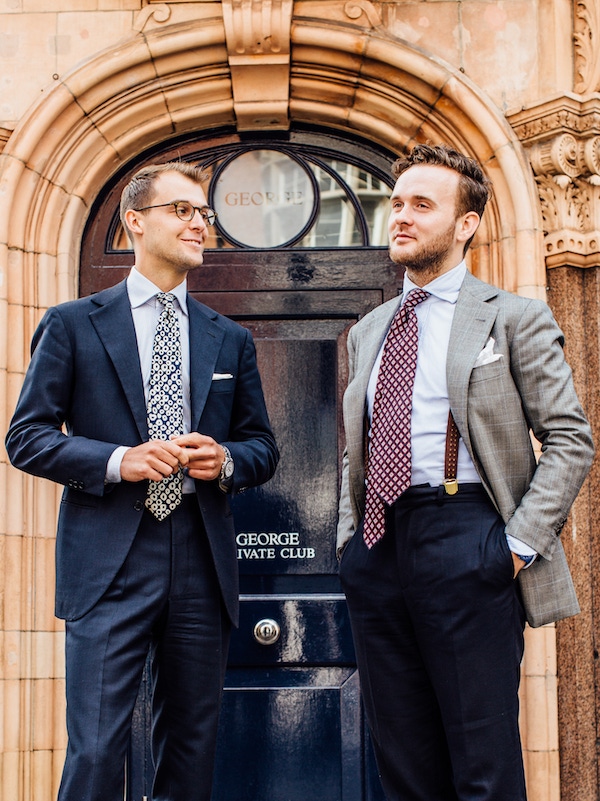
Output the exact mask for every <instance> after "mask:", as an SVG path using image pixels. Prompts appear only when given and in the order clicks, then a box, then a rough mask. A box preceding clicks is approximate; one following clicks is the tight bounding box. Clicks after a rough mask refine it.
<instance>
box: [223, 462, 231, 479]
mask: <svg viewBox="0 0 600 801" xmlns="http://www.w3.org/2000/svg"><path fill="white" fill-rule="evenodd" d="M223 473H224V474H225V478H231V476H232V475H233V459H226V461H225V464H224V465H223Z"/></svg>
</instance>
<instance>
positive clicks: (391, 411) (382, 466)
mask: <svg viewBox="0 0 600 801" xmlns="http://www.w3.org/2000/svg"><path fill="white" fill-rule="evenodd" d="M428 297H429V293H428V292H425V291H424V290H422V289H413V290H411V291H410V292H409V293H408V295H407V296H406V299H405V301H404V303H403V304H402V306H401V307H400V309H399V310H398V311H397V312H396V316H395V317H394V319H393V321H392V325H391V326H390V330H389V332H388V335H387V338H386V341H385V345H384V347H383V354H382V357H381V364H380V367H379V373H378V376H377V384H376V386H375V400H374V402H373V414H372V420H371V438H370V449H369V463H368V470H367V498H366V504H365V519H364V533H363V536H364V539H365V543H366V545H367V548H372V547H373V545H375V543H376V542H377V541H378V540H380V539H381V538H382V537H383V535H384V533H385V505H386V504H387V505H388V506H389V505H391V504H393V503H394V502H395V501H397V500H398V498H399V497H400V495H402V493H403V492H404V490H406V489H408V487H409V486H410V478H411V452H410V451H411V442H410V418H411V411H412V394H413V387H414V383H415V373H416V369H417V353H418V347H419V334H418V327H417V314H416V312H415V306H417V304H419V303H421V302H422V301H424V300H425V299H426V298H428Z"/></svg>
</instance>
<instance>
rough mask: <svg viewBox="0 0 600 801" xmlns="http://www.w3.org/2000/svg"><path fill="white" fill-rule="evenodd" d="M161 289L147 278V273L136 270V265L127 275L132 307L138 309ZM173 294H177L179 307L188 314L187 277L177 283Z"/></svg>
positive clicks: (128, 292) (172, 291)
mask: <svg viewBox="0 0 600 801" xmlns="http://www.w3.org/2000/svg"><path fill="white" fill-rule="evenodd" d="M161 291H162V290H161V289H159V287H157V286H156V285H155V284H153V283H152V281H150V280H149V279H148V278H146V276H145V275H142V274H141V272H140V271H139V270H136V268H135V267H132V268H131V270H130V271H129V275H128V276H127V294H128V295H129V302H130V303H131V308H132V309H137V308H138V307H139V306H143V305H144V304H145V303H148V301H150V300H152V299H153V298H154V297H156V294H157V293H158V292H161ZM171 294H172V295H175V297H176V298H177V302H178V303H179V308H180V309H181V311H182V312H183V313H184V314H185V315H187V313H188V308H187V279H186V278H184V279H183V281H182V282H181V283H180V284H177V286H176V287H174V288H173V289H172V290H171Z"/></svg>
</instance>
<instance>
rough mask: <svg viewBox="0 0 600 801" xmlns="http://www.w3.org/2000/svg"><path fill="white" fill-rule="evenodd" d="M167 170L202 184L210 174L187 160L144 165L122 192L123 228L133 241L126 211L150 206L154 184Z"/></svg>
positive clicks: (121, 213) (121, 211) (121, 212)
mask: <svg viewBox="0 0 600 801" xmlns="http://www.w3.org/2000/svg"><path fill="white" fill-rule="evenodd" d="M166 172H178V173H179V174H180V175H185V177H186V178H189V179H190V180H192V181H194V182H195V183H197V184H202V183H203V182H204V181H206V180H207V178H208V176H207V175H206V173H205V172H203V171H202V169H201V168H200V167H198V166H196V165H195V164H188V163H187V162H185V161H167V162H165V163H164V164H148V165H147V166H146V167H142V168H141V170H138V171H137V172H136V173H135V175H133V177H132V178H131V179H130V180H129V182H128V183H127V185H126V186H125V188H124V189H123V191H122V192H121V205H120V209H119V211H120V215H121V223H122V224H123V228H124V229H125V231H126V232H127V236H128V237H129V240H130V241H131V242H133V236H132V233H131V231H130V230H129V228H128V226H127V223H126V222H125V212H126V211H129V209H141V208H143V207H144V206H150V205H151V203H152V196H153V190H154V184H155V182H156V179H157V178H158V177H159V176H160V175H164V173H166Z"/></svg>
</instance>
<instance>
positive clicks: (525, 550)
mask: <svg viewBox="0 0 600 801" xmlns="http://www.w3.org/2000/svg"><path fill="white" fill-rule="evenodd" d="M506 542H507V543H508V547H509V548H510V550H511V551H512V552H513V553H514V554H516V555H517V556H532V557H535V556H537V555H538V552H537V551H536V550H535V549H534V548H532V547H531V545H527V543H525V542H522V541H521V540H518V539H517V538H516V537H512V536H511V535H510V534H507V535H506ZM534 561H535V560H534V559H531V560H530V561H528V562H527V564H526V565H525V567H524V568H523V569H524V570H525V569H527V568H528V567H529V565H531V564H533V562H534Z"/></svg>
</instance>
